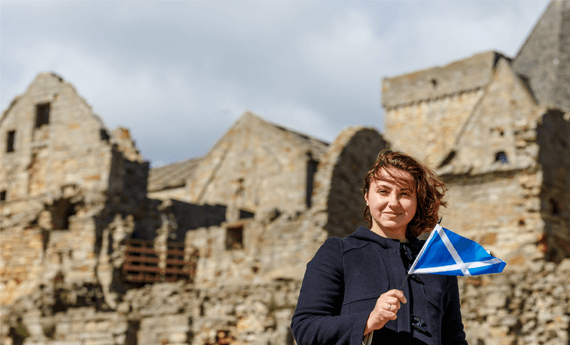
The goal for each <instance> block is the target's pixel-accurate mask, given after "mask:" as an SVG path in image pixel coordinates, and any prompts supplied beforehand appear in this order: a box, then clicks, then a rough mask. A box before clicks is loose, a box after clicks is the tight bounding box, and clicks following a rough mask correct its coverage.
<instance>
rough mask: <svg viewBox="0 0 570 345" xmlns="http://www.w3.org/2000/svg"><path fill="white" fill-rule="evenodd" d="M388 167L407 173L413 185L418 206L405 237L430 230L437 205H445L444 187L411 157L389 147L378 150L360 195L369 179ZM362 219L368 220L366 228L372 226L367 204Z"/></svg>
mask: <svg viewBox="0 0 570 345" xmlns="http://www.w3.org/2000/svg"><path fill="white" fill-rule="evenodd" d="M389 167H393V168H395V169H398V170H402V171H406V172H408V173H409V174H410V175H411V176H412V178H413V180H414V184H415V186H414V187H415V191H416V200H417V208H416V214H415V215H414V218H412V220H411V221H410V223H408V227H407V228H406V238H410V237H417V236H419V235H421V234H422V233H423V232H424V231H426V230H430V229H432V228H433V227H434V226H435V225H436V224H437V222H438V219H439V215H438V211H439V207H440V206H443V207H445V206H446V205H447V203H446V202H445V201H444V200H443V196H444V195H445V192H446V191H447V188H446V187H445V183H444V182H443V181H441V180H440V179H439V178H438V177H437V175H436V174H435V173H434V172H433V171H432V170H431V169H430V168H428V167H427V166H425V165H423V164H422V163H420V162H418V161H417V160H416V159H414V158H413V157H411V156H409V155H406V154H404V153H402V152H397V151H392V150H383V151H381V152H380V153H379V154H378V158H377V159H376V162H375V163H374V165H372V167H371V168H370V170H369V171H368V173H367V174H366V177H364V185H363V187H362V189H361V191H362V194H363V195H364V196H366V195H368V191H369V188H370V182H371V181H372V178H376V177H377V176H378V175H379V174H380V170H381V169H382V168H389ZM364 219H365V220H366V221H367V222H368V228H372V215H371V214H370V207H368V205H367V206H365V207H364Z"/></svg>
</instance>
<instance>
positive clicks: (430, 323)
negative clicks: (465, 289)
mask: <svg viewBox="0 0 570 345" xmlns="http://www.w3.org/2000/svg"><path fill="white" fill-rule="evenodd" d="M423 243H424V241H420V240H418V239H412V240H411V241H410V242H409V243H405V244H401V243H400V241H398V240H392V239H389V238H385V237H382V236H379V235H378V234H376V233H374V232H372V231H370V230H369V229H367V228H365V227H360V228H359V229H358V230H356V231H355V232H354V233H353V234H351V235H349V236H347V237H346V238H344V239H340V238H336V237H334V238H329V239H327V240H326V241H325V243H324V244H323V245H322V246H321V248H320V249H319V250H318V251H317V253H316V254H315V257H314V258H313V259H312V260H311V261H310V262H309V263H308V264H307V270H306V272H305V277H304V279H303V285H302V287H301V293H300V295H299V301H298V303H297V308H296V309H295V314H294V315H293V319H292V323H291V328H292V330H293V335H294V336H295V340H296V341H297V343H298V344H299V345H312V344H326V345H332V344H338V345H340V344H346V345H348V344H350V345H361V344H362V339H363V335H364V328H365V326H366V321H367V320H368V316H369V315H370V312H371V311H372V310H373V309H374V306H375V304H376V300H377V299H378V297H380V295H381V294H382V293H384V292H386V291H388V290H391V289H399V288H400V286H401V285H402V282H403V281H404V279H405V277H406V274H407V269H408V267H409V266H410V265H411V263H412V261H410V260H409V259H408V256H407V255H406V254H405V250H404V248H403V246H407V247H408V248H409V249H411V252H412V260H413V259H415V256H416V255H417V253H418V252H419V251H420V249H421V247H422V245H423ZM403 292H404V295H405V296H406V299H407V301H408V303H406V304H403V303H402V304H401V309H400V310H399V311H398V318H397V319H396V320H392V321H388V322H387V323H386V325H385V326H384V327H383V328H382V329H380V330H377V331H375V332H374V337H373V342H372V344H453V345H456V344H467V342H466V341H465V333H464V331H463V323H462V321H461V312H460V309H459V307H460V305H459V290H458V287H457V277H452V276H443V275H434V274H425V275H416V276H414V277H413V279H408V281H407V282H406V285H405V286H404V288H403ZM418 322H419V323H420V325H421V326H424V327H423V328H424V329H425V331H424V330H418V328H416V327H414V326H413V323H415V324H416V325H417V324H418ZM420 328H421V327H420Z"/></svg>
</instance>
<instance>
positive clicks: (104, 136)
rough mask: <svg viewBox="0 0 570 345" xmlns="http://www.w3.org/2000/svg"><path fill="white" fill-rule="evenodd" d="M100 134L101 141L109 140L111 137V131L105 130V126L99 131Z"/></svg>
mask: <svg viewBox="0 0 570 345" xmlns="http://www.w3.org/2000/svg"><path fill="white" fill-rule="evenodd" d="M99 136H100V137H101V141H106V142H109V139H111V137H110V136H109V133H107V131H106V130H104V129H103V128H101V130H100V131H99Z"/></svg>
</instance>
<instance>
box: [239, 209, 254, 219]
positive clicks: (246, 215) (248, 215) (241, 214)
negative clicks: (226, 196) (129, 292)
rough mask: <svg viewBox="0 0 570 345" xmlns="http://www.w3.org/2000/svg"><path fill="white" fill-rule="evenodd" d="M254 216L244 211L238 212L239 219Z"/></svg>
mask: <svg viewBox="0 0 570 345" xmlns="http://www.w3.org/2000/svg"><path fill="white" fill-rule="evenodd" d="M254 216H255V214H254V213H253V212H248V211H244V210H239V219H245V218H253V217H254Z"/></svg>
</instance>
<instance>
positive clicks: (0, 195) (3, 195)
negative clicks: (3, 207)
mask: <svg viewBox="0 0 570 345" xmlns="http://www.w3.org/2000/svg"><path fill="white" fill-rule="evenodd" d="M1 201H6V191H5V190H0V202H1Z"/></svg>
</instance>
